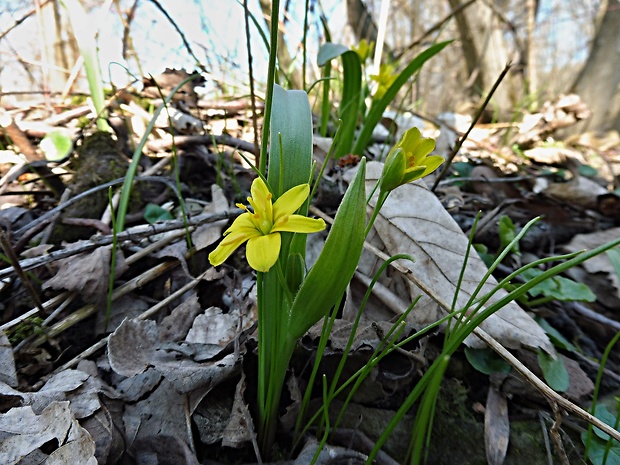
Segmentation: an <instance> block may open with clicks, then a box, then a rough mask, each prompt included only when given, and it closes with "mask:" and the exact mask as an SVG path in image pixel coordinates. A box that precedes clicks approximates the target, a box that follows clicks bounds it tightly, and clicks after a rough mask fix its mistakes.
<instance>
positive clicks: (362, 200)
mask: <svg viewBox="0 0 620 465" xmlns="http://www.w3.org/2000/svg"><path fill="white" fill-rule="evenodd" d="M365 176H366V160H365V159H364V158H363V159H362V162H361V163H360V165H359V169H358V172H357V175H356V176H355V179H354V180H353V182H352V183H351V185H349V188H348V189H347V192H346V193H345V195H344V198H343V199H342V203H341V204H340V208H338V212H337V213H336V217H335V218H334V224H333V225H332V227H331V230H330V232H329V235H328V236H327V240H326V241H325V246H324V247H323V250H322V252H321V255H320V256H319V258H318V260H317V261H316V263H315V265H314V266H313V267H312V269H311V270H310V272H309V273H308V275H307V276H306V279H305V280H304V282H303V284H302V285H301V288H300V289H299V292H298V293H297V296H296V297H295V300H294V301H293V305H292V307H291V309H290V314H289V315H290V325H289V336H290V337H291V338H293V339H298V338H300V337H301V336H303V335H304V333H305V332H306V331H307V330H308V329H309V328H310V327H311V326H312V325H313V324H314V323H316V322H317V321H319V320H320V319H321V318H322V317H323V316H324V315H325V314H326V313H327V312H328V311H329V310H330V309H331V308H332V307H333V306H334V305H335V304H336V302H337V301H338V299H340V297H341V296H342V295H343V294H344V292H345V290H346V287H347V285H348V284H349V281H351V278H352V277H353V273H354V272H355V269H356V268H357V263H358V261H359V258H360V255H361V254H362V248H363V246H364V229H365V226H366V193H365V189H364V179H365Z"/></svg>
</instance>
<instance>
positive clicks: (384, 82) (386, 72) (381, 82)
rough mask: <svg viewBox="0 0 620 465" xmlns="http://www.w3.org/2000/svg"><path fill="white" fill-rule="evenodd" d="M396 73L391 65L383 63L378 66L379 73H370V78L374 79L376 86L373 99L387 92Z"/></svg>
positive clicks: (394, 79)
mask: <svg viewBox="0 0 620 465" xmlns="http://www.w3.org/2000/svg"><path fill="white" fill-rule="evenodd" d="M397 77H398V73H397V72H396V70H395V69H394V67H393V66H392V65H386V64H383V65H381V66H380V67H379V74H371V75H370V79H372V80H373V81H376V82H377V84H378V86H377V90H376V91H375V94H374V95H373V98H374V99H375V100H379V99H381V97H383V96H384V95H385V93H386V92H387V90H388V89H389V88H390V87H391V86H392V84H394V81H396V78H397Z"/></svg>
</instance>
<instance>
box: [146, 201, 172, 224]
mask: <svg viewBox="0 0 620 465" xmlns="http://www.w3.org/2000/svg"><path fill="white" fill-rule="evenodd" d="M144 219H145V220H146V221H147V222H148V223H149V224H153V223H157V222H158V221H164V220H172V219H174V218H173V216H172V215H171V214H170V212H169V211H168V210H166V209H165V208H162V207H160V206H159V205H157V204H154V203H149V204H148V205H147V206H146V208H145V209H144Z"/></svg>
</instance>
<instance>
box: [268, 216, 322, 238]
mask: <svg viewBox="0 0 620 465" xmlns="http://www.w3.org/2000/svg"><path fill="white" fill-rule="evenodd" d="M324 229H325V221H323V220H322V219H320V218H319V219H312V218H308V217H306V216H303V215H287V216H284V217H282V218H280V219H279V220H278V221H276V223H275V224H274V225H273V228H272V229H271V231H272V232H276V231H280V232H298V233H306V234H307V233H315V232H319V231H323V230H324Z"/></svg>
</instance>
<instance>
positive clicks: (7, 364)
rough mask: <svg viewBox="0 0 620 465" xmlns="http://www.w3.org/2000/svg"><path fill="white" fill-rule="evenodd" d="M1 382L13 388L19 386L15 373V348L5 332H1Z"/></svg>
mask: <svg viewBox="0 0 620 465" xmlns="http://www.w3.org/2000/svg"><path fill="white" fill-rule="evenodd" d="M0 381H1V382H3V383H6V384H8V385H9V386H11V387H16V386H17V372H16V371H15V357H13V348H12V347H11V343H10V342H9V338H8V337H6V334H4V331H0Z"/></svg>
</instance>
